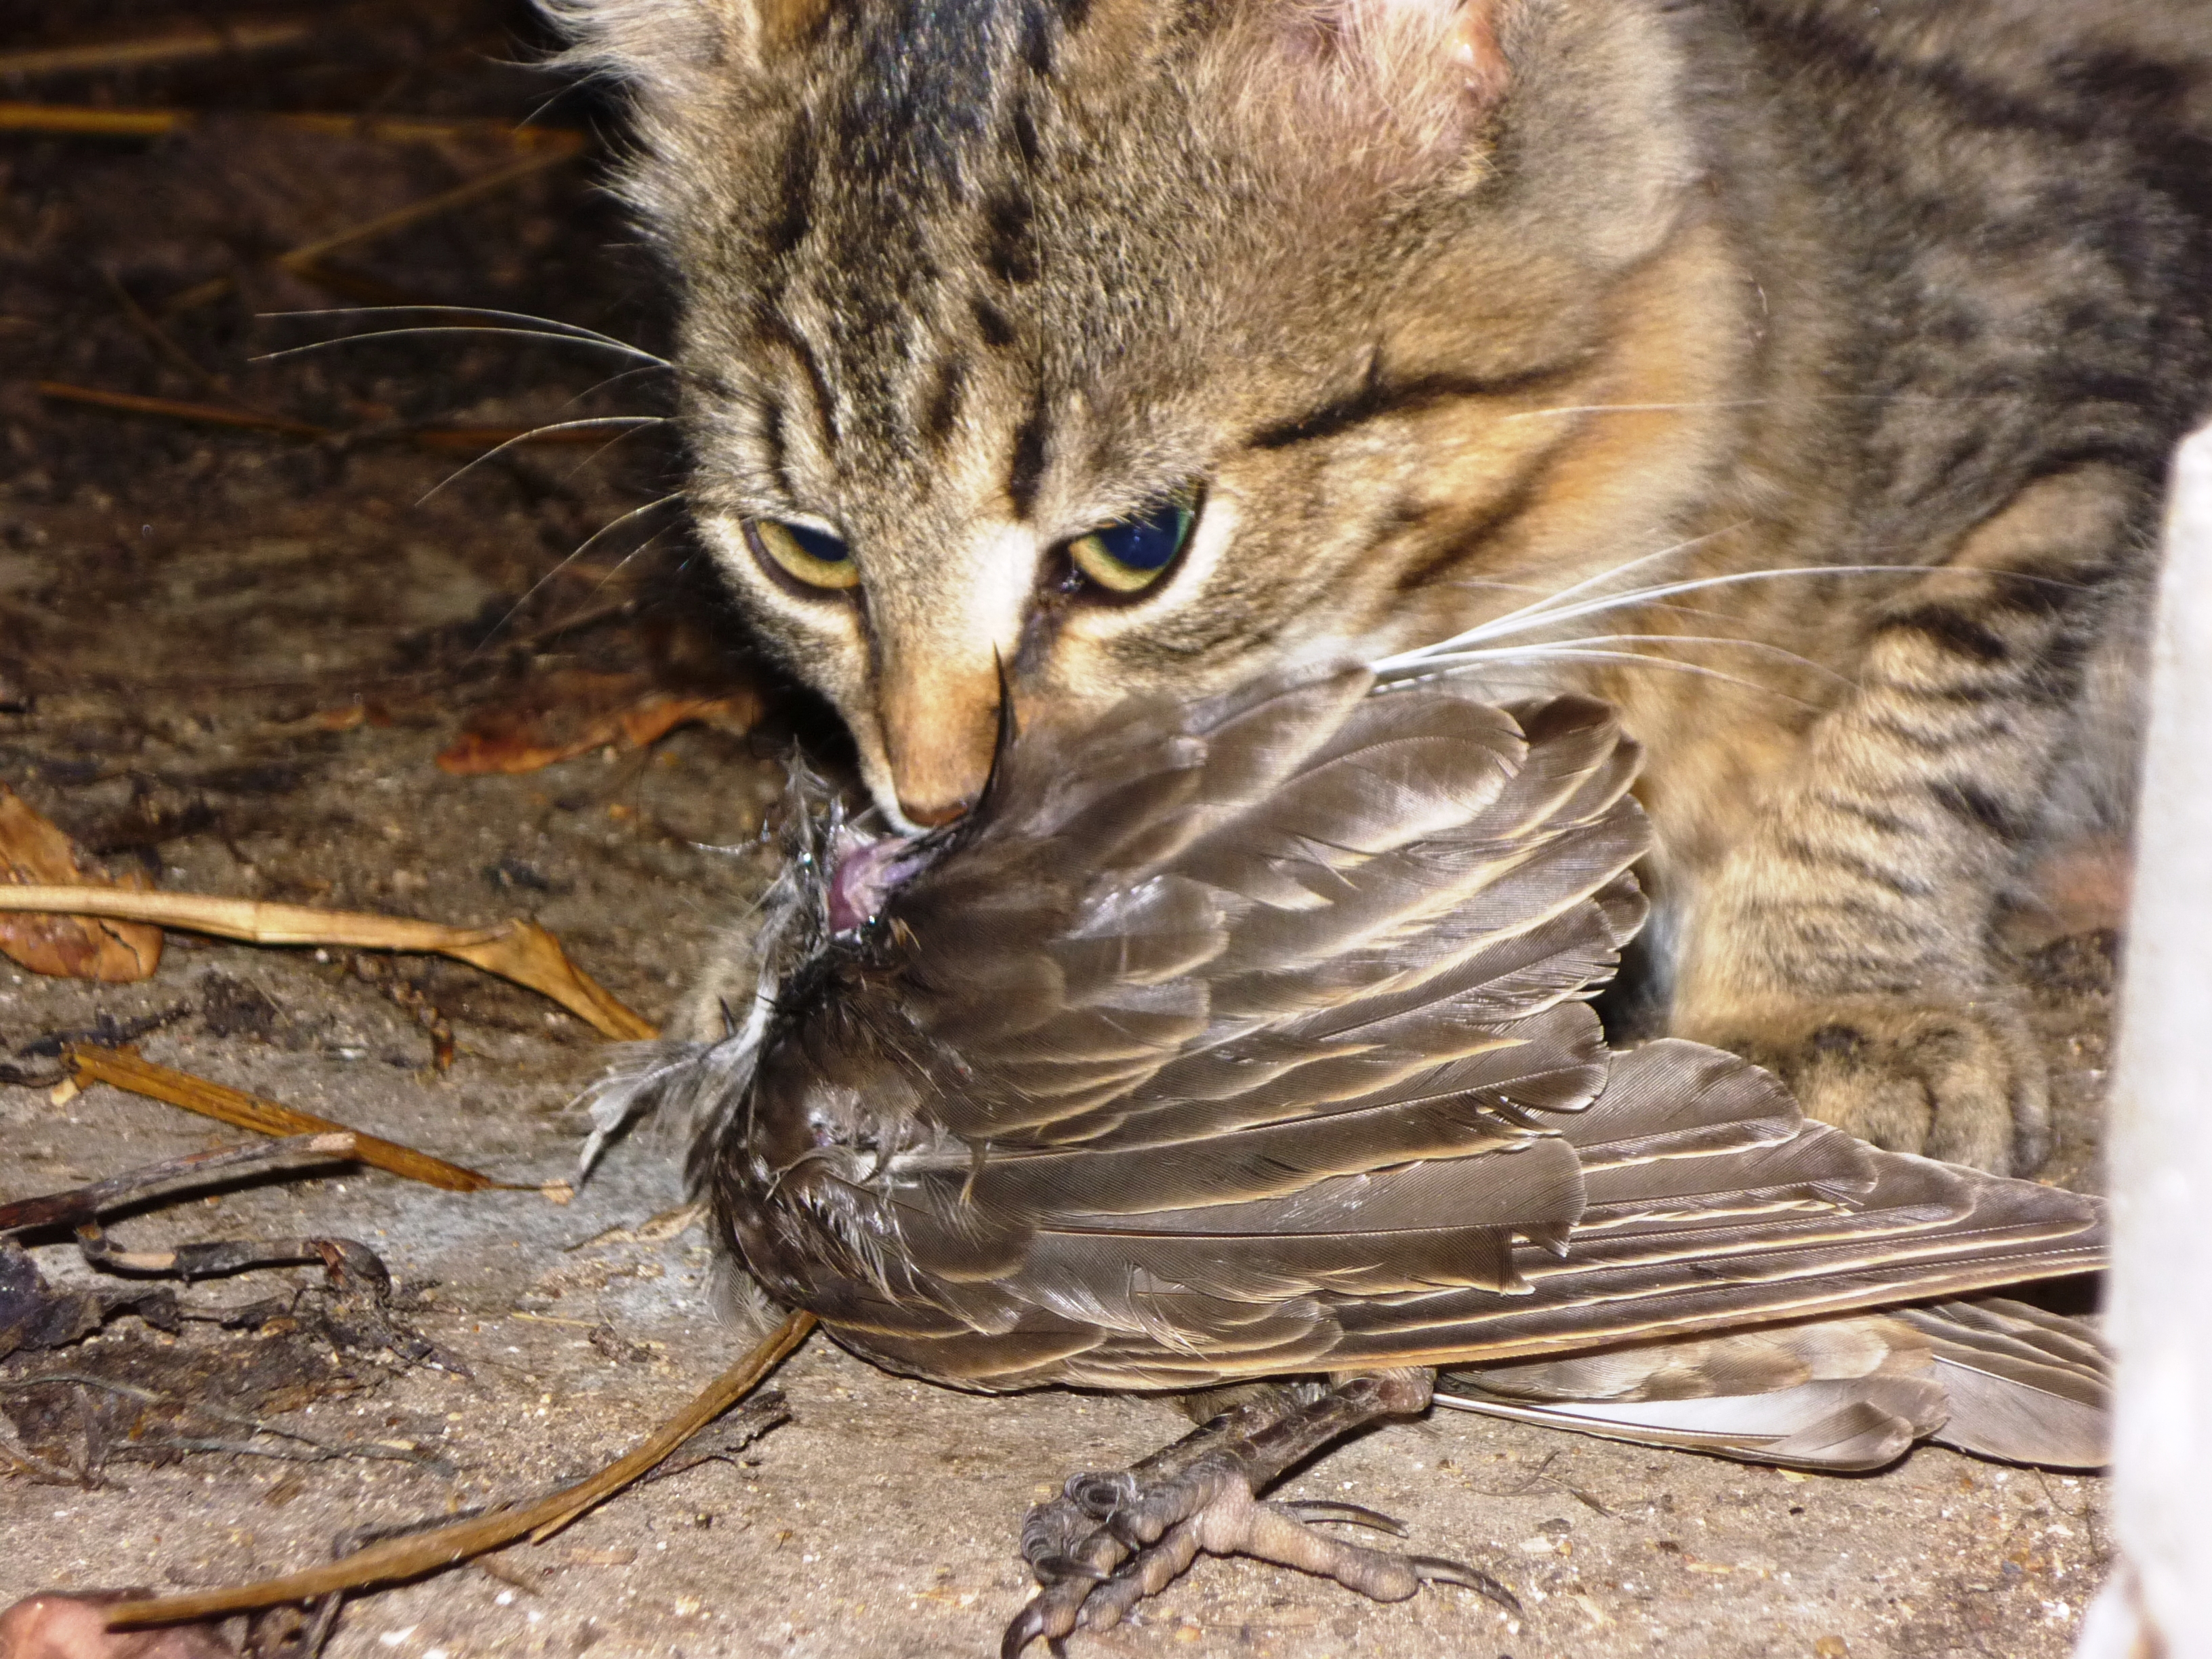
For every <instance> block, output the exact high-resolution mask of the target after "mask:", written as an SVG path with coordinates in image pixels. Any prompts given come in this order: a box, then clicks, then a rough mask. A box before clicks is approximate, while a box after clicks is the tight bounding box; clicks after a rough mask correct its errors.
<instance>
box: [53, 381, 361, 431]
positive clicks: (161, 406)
mask: <svg viewBox="0 0 2212 1659" xmlns="http://www.w3.org/2000/svg"><path fill="white" fill-rule="evenodd" d="M38 392H39V395H40V397H41V398H52V399H53V400H54V401H55V402H57V403H64V404H90V405H91V406H92V407H94V408H95V409H114V410H121V411H123V412H124V413H125V414H126V415H155V416H161V417H162V418H163V419H166V420H172V421H190V422H194V423H195V424H197V425H200V426H237V427H244V428H247V429H248V430H249V431H254V432H281V433H283V434H284V435H286V436H288V437H293V438H327V437H330V436H331V435H332V434H331V429H330V428H328V427H320V426H317V425H315V424H314V423H313V422H309V421H295V420H289V419H287V418H286V417H285V416H282V415H263V414H260V413H258V412H257V411H255V410H246V409H229V408H226V407H224V406H223V405H222V404H193V403H185V402H184V401H183V400H181V399H179V398H142V397H140V396H138V395H137V393H136V392H104V391H102V390H100V388H99V387H97V386H71V385H70V384H69V383H68V382H67V381H65V380H40V381H39V382H38Z"/></svg>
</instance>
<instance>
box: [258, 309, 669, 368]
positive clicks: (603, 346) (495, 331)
mask: <svg viewBox="0 0 2212 1659" xmlns="http://www.w3.org/2000/svg"><path fill="white" fill-rule="evenodd" d="M309 314H311V315H312V314H313V313H309ZM428 334H489V335H491V336H494V337H496V338H499V339H502V340H552V341H556V342H557V343H562V344H565V345H577V346H585V347H588V348H590V349H592V350H595V351H618V352H621V353H622V354H623V356H627V357H636V358H640V359H641V360H642V361H643V362H644V363H645V364H646V366H647V367H648V368H653V369H656V370H659V369H666V368H671V367H673V366H672V365H671V363H669V362H668V361H667V360H666V359H665V358H662V357H656V356H653V354H652V353H651V352H649V351H641V350H639V349H638V348H637V347H635V346H631V345H624V344H623V343H622V342H621V341H619V340H603V339H599V338H597V337H593V336H591V335H587V334H556V333H555V332H553V331H551V330H550V329H543V328H482V327H477V326H475V325H471V324H467V323H425V324H422V325H417V326H415V327H411V328H379V329H371V330H370V331H368V332H367V333H365V334H341V335H339V336H338V337H337V338H335V339H330V340H310V341H309V342H308V343H307V344H305V345H295V346H286V347H285V348H284V349H283V350H281V351H264V352H262V353H261V354H260V355H259V356H255V357H251V358H248V359H247V361H248V362H256V363H273V362H280V361H282V360H283V359H284V358H287V357H301V356H306V355H307V353H308V352H310V351H327V350H329V349H331V347H333V346H343V345H359V344H360V343H362V341H364V340H401V339H406V338H409V337H415V336H421V335H428Z"/></svg>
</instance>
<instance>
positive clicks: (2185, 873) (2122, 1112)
mask: <svg viewBox="0 0 2212 1659" xmlns="http://www.w3.org/2000/svg"><path fill="white" fill-rule="evenodd" d="M2109 1135H2110V1140H2109V1160H2108V1161H2109V1164H2110V1167H2111V1170H2112V1223H2113V1246H2112V1279H2111V1293H2110V1297H2109V1301H2110V1306H2111V1324H2110V1329H2111V1333H2112V1337H2113V1340H2115V1341H2116V1342H2117V1343H2118V1346H2119V1351H2120V1367H2119V1389H2118V1407H2117V1409H2116V1415H2115V1419H2114V1423H2113V1447H2112V1450H2113V1460H2112V1461H2113V1483H2112V1485H2113V1490H2112V1501H2113V1522H2114V1528H2115V1530H2116V1532H2117V1534H2118V1541H2119V1546H2120V1555H2121V1559H2120V1560H2119V1562H2118V1564H2117V1565H2116V1567H2115V1571H2114V1573H2113V1577H2112V1583H2111V1584H2110V1585H2108V1586H2107V1587H2106V1591H2105V1593H2104V1595H2101V1596H2100V1597H2099V1598H2098V1600H2097V1601H2096V1603H2095V1604H2094V1605H2093V1607H2092V1608H2091V1609H2090V1613H2089V1617H2088V1619H2087V1620H2086V1621H2085V1623H2084V1625H2083V1626H2082V1631H2081V1644H2080V1647H2079V1648H2078V1650H2077V1659H2130V1656H2137V1655H2159V1656H2161V1659H2212V428H2207V429H2206V430H2204V431H2203V432H2200V433H2198V434H2197V435H2196V436H2195V437H2193V438H2191V440H2190V441H2188V442H2187V443H2185V444H2184V445H2183V446H2182V447H2181V450H2180V453H2179V456H2178V457H2177V459H2176V461H2175V465H2174V477H2173V495H2172V505H2171V506H2170V507H2169V508H2168V513H2167V518H2166V564H2165V574H2164V576H2163V577H2162V579H2161V581H2160V594H2159V614H2158V623H2157V627H2156V631H2155V633H2154V635H2153V641H2152V649H2151V666H2150V720H2149V728H2148V737H2147V739H2146V743H2145V748H2144V754H2143V775H2142V799H2141V811H2140V813H2139V815H2138V817H2137V820H2136V866H2135V897H2134V902H2133V903H2132V905H2131V906H2130V910H2129V915H2128V940H2127V957H2126V964H2125V967H2124V971H2123V980H2122V984H2121V991H2120V1029H2119V1036H2118V1045H2117V1051H2116V1054H2115V1059H2114V1062H2113V1067H2112V1120H2111V1127H2110V1131H2109Z"/></svg>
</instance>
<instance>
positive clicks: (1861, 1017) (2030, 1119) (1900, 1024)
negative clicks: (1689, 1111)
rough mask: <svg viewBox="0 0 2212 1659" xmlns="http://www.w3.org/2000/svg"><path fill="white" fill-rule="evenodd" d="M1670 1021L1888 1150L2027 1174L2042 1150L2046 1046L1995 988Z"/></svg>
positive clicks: (1808, 1110) (2046, 1131) (2046, 1132)
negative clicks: (1958, 995) (1969, 995)
mask: <svg viewBox="0 0 2212 1659" xmlns="http://www.w3.org/2000/svg"><path fill="white" fill-rule="evenodd" d="M1675 1024H1676V1029H1677V1030H1678V1031H1679V1032H1680V1035H1682V1036H1692V1037H1696V1038H1697V1039H1699V1041H1701V1042H1710V1043H1712V1044H1713V1045H1714V1046H1715V1047H1717V1048H1730V1049H1733V1050H1735V1052H1736V1053H1737V1054H1741V1055H1743V1056H1744V1058H1745V1059H1747V1060H1752V1061H1753V1062H1754V1063H1755V1064H1757V1065H1760V1066H1765V1067H1766V1069H1767V1070H1769V1071H1771V1072H1772V1073H1775V1074H1776V1075H1778V1077H1780V1078H1781V1079H1783V1081H1784V1082H1785V1083H1787V1084H1788V1085H1790V1090H1791V1091H1793V1092H1794V1093H1795V1094H1796V1097H1797V1101H1798V1103H1799V1104H1800V1105H1801V1106H1802V1107H1803V1108H1804V1109H1805V1115H1806V1116H1808V1117H1812V1118H1818V1119H1819V1120H1820V1121H1821V1122H1823V1123H1832V1124H1833V1125H1835V1126H1836V1127H1838V1128H1839V1129H1844V1130H1848V1131H1849V1132H1850V1133H1852V1134H1855V1135H1857V1136H1858V1137H1859V1138H1860V1139H1862V1140H1870V1141H1872V1142H1873V1143H1874V1144H1875V1146H1881V1147H1886V1148H1887V1149H1888V1150H1890V1151H1892V1152H1918V1153H1921V1154H1923V1156H1925V1157H1928V1158H1941V1159H1942V1160H1943V1161H1944V1162H1946V1163H1949V1164H1971V1165H1972V1167H1974V1168H1975V1169H1978V1170H1990V1171H1991V1172H1992V1173H1994V1174H1997V1175H2023V1176H2025V1175H2033V1173H2034V1172H2035V1171H2036V1170H2038V1169H2039V1168H2041V1167H2042V1164H2043V1161H2044V1159H2045V1157H2047V1156H2048V1155H2049V1152H2050V1150H2051V1109H2050V1103H2049V1098H2048V1093H2047V1090H2046V1087H2045V1066H2044V1060H2043V1056H2042V1054H2041V1052H2040V1051H2039V1049H2038V1048H2037V1046H2036V1042H2035V1039H2034V1037H2033V1035H2032V1034H2031V1033H2030V1032H2029V1030H2028V1029H2027V1023H2026V1021H2024V1020H2023V1019H2022V1018H2021V1016H2020V1014H2019V1012H2018V1011H2017V1010H2016V1009H2015V1007H2014V1006H2012V1005H2011V1003H2010V1002H2009V1001H2008V1000H2005V999H2004V998H2003V997H2002V995H2001V994H1990V996H1988V997H1986V998H1976V999H1973V1000H1961V1001H1958V1002H1935V1001H1929V1002H1917V1001H1914V1000H1909V999H1906V998H1903V997H1845V998H1835V999H1827V1000H1819V1001H1807V1002H1803V1003H1788V1004H1778V1005H1776V1006H1771V1007H1765V1008H1752V1009H1741V1008H1739V1009H1735V1010H1732V1011H1730V1012H1729V1015H1728V1016H1726V1017H1723V1018H1717V1019H1699V1018H1695V1017H1691V1018H1682V1019H1678V1020H1677V1021H1676V1022H1675Z"/></svg>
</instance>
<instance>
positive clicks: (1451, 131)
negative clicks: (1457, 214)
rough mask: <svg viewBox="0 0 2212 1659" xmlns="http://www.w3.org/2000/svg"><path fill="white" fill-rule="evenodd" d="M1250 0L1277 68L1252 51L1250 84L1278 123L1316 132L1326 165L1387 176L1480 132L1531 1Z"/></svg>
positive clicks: (1508, 74) (1501, 88)
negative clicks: (1352, 163) (1349, 164)
mask: <svg viewBox="0 0 2212 1659" xmlns="http://www.w3.org/2000/svg"><path fill="white" fill-rule="evenodd" d="M1259 3H1260V6H1261V13H1262V15H1265V16H1266V17H1267V20H1268V21H1267V23H1266V25H1265V26H1264V28H1265V34H1266V36H1267V38H1268V40H1269V42H1270V45H1269V47H1268V48H1267V55H1272V56H1273V58H1274V60H1275V63H1276V64H1277V65H1279V68H1278V70H1276V71H1275V72H1273V73H1270V72H1268V71H1267V69H1266V68H1265V58H1264V57H1263V58H1261V59H1259V60H1255V61H1254V62H1253V64H1252V67H1253V69H1254V70H1256V71H1259V76H1258V80H1257V82H1255V90H1260V89H1261V88H1265V91H1264V92H1263V93H1262V97H1263V100H1264V101H1265V102H1267V103H1272V104H1273V105H1274V106H1275V115H1276V118H1277V120H1278V122H1279V123H1282V124H1285V125H1288V126H1289V127H1290V128H1291V129H1292V130H1294V131H1298V130H1302V131H1305V132H1307V133H1308V134H1310V136H1312V137H1318V138H1321V139H1322V140H1323V143H1324V148H1323V149H1322V152H1321V155H1322V157H1323V158H1324V159H1325V160H1326V161H1327V162H1328V167H1329V168H1330V169H1331V170H1332V171H1334V170H1340V169H1341V168H1342V167H1344V166H1345V165H1346V158H1347V157H1355V156H1356V157H1360V158H1364V161H1365V162H1366V164H1367V165H1368V166H1369V167H1371V168H1373V169H1374V170H1376V173H1377V174H1378V176H1379V177H1380V178H1381V179H1392V178H1395V177H1402V176H1403V175H1404V174H1405V173H1407V172H1409V171H1410V172H1414V173H1418V172H1420V171H1422V170H1423V169H1424V167H1425V166H1427V165H1430V164H1433V163H1435V162H1437V161H1449V160H1450V159H1451V158H1452V157H1455V156H1456V155H1460V154H1461V153H1462V151H1463V149H1464V148H1465V145H1466V143H1467V142H1468V140H1469V139H1471V138H1472V137H1474V136H1475V135H1476V134H1477V133H1479V132H1480V131H1482V130H1483V128H1484V126H1485V125H1486V118H1487V116H1488V115H1489V113H1490V112H1491V111H1492V109H1493V108H1494V107H1495V106H1497V105H1498V103H1499V102H1500V101H1501V100H1503V98H1504V95H1505V94H1506V93H1507V91H1508V90H1509V89H1510V86H1511V84H1512V81H1513V70H1512V46H1513V40H1514V37H1515V35H1516V32H1519V31H1518V30H1517V25H1518V23H1519V21H1520V20H1521V17H1522V14H1523V13H1524V12H1526V11H1528V9H1529V7H1530V5H1531V3H1532V0H1259ZM1247 15H1248V16H1249V15H1251V14H1250V13H1249V12H1248V13H1247ZM1247 38H1248V39H1249V36H1248V37H1247ZM1281 70H1288V73H1287V74H1284V73H1282V72H1281ZM1267 94H1273V95H1272V96H1269V95H1267Z"/></svg>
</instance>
